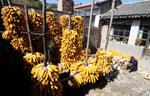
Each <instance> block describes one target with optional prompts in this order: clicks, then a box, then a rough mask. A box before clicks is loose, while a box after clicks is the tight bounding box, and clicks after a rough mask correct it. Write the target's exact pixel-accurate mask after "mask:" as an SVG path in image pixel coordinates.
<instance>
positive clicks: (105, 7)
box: [74, 0, 122, 27]
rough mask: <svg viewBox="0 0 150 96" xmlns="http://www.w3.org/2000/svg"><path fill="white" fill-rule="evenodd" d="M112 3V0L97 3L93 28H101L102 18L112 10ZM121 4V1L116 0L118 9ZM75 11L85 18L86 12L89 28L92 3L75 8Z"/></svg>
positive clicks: (102, 0)
mask: <svg viewBox="0 0 150 96" xmlns="http://www.w3.org/2000/svg"><path fill="white" fill-rule="evenodd" d="M111 2H112V0H101V1H100V2H95V4H94V12H93V20H92V26H93V27H99V20H100V16H101V15H102V14H104V13H106V12H108V11H109V10H110V9H111ZM120 4H122V2H121V1H120V0H116V4H115V6H116V7H117V6H118V5H120ZM74 10H75V11H76V12H77V14H78V15H80V16H84V12H86V19H85V22H86V23H85V24H86V26H88V23H89V18H90V12H91V3H89V4H84V5H78V6H75V7H74Z"/></svg>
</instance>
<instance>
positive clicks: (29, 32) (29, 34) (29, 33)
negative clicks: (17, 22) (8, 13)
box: [24, 6, 33, 54]
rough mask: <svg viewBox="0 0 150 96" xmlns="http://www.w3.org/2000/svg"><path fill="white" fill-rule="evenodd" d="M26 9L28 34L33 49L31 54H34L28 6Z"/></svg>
mask: <svg viewBox="0 0 150 96" xmlns="http://www.w3.org/2000/svg"><path fill="white" fill-rule="evenodd" d="M24 8H25V15H26V26H27V32H28V37H29V43H30V49H31V53H32V54H33V43H32V38H31V31H30V28H29V17H28V8H27V6H24Z"/></svg>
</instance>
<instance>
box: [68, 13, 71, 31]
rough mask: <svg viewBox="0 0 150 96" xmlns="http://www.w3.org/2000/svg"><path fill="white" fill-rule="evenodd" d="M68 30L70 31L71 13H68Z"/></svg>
mask: <svg viewBox="0 0 150 96" xmlns="http://www.w3.org/2000/svg"><path fill="white" fill-rule="evenodd" d="M68 25H69V26H68V27H69V28H68V30H69V31H71V13H70V12H69V22H68Z"/></svg>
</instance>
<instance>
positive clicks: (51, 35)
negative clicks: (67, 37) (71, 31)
mask: <svg viewBox="0 0 150 96" xmlns="http://www.w3.org/2000/svg"><path fill="white" fill-rule="evenodd" d="M46 24H47V41H48V42H49V41H50V40H52V41H53V42H54V45H55V46H54V47H53V51H52V52H51V61H52V62H53V63H55V64H57V63H59V61H60V51H59V49H60V47H61V39H62V28H61V25H60V24H59V23H58V22H57V20H56V17H55V15H54V13H52V12H47V13H46Z"/></svg>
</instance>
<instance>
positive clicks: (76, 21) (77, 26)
mask: <svg viewBox="0 0 150 96" xmlns="http://www.w3.org/2000/svg"><path fill="white" fill-rule="evenodd" d="M68 22H69V16H68V15H64V16H61V17H60V24H61V25H62V28H63V30H66V29H68V27H69V26H68ZM83 22H84V19H83V18H82V17H81V16H75V17H71V29H72V30H74V31H77V32H78V34H79V36H80V38H79V39H78V45H77V48H83V42H82V41H83Z"/></svg>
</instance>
